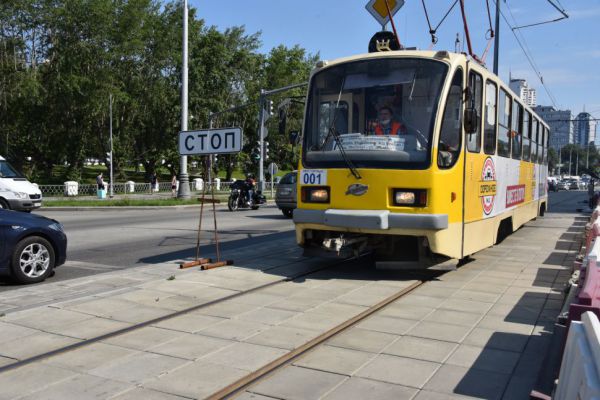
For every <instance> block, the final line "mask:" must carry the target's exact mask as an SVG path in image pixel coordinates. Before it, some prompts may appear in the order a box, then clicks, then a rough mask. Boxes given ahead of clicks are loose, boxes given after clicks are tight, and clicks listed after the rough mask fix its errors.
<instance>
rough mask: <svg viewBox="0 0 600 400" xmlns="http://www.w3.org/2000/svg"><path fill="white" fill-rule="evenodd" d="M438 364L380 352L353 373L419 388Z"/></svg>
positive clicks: (362, 376)
mask: <svg viewBox="0 0 600 400" xmlns="http://www.w3.org/2000/svg"><path fill="white" fill-rule="evenodd" d="M439 366H440V364H438V363H433V362H429V361H422V360H415V359H414V358H406V357H397V356H390V355H387V354H380V355H378V356H377V357H375V358H374V359H373V360H371V361H370V362H369V363H368V364H367V365H365V366H364V367H362V368H361V369H360V370H359V371H358V372H357V373H356V374H355V375H356V376H358V377H361V378H368V379H374V380H376V381H382V382H388V383H393V384H397V385H403V386H410V387H416V388H421V387H423V385H424V384H425V382H427V381H428V380H429V378H430V377H431V376H432V375H433V374H434V373H435V371H436V370H437V369H438V368H439Z"/></svg>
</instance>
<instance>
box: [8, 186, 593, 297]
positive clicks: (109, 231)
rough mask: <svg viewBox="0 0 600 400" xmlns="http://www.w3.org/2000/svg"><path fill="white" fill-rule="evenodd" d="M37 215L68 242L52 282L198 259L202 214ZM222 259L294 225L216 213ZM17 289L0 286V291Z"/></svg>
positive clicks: (276, 215) (268, 211) (574, 204)
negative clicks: (56, 225) (58, 225)
mask: <svg viewBox="0 0 600 400" xmlns="http://www.w3.org/2000/svg"><path fill="white" fill-rule="evenodd" d="M588 211H589V209H588V207H587V192H586V191H560V192H556V193H554V192H552V193H550V199H549V211H548V212H549V213H553V212H557V213H565V212H574V213H575V212H577V213H578V212H588ZM37 213H39V214H41V215H44V216H47V217H49V218H54V219H56V220H58V221H60V222H62V223H63V225H64V226H65V230H66V232H67V236H68V239H69V245H68V258H67V263H66V264H65V265H63V266H61V267H60V268H57V270H56V275H55V276H54V277H52V278H50V279H49V280H48V282H56V281H59V280H66V279H73V278H77V277H82V276H88V275H93V274H98V273H102V272H106V271H111V270H115V269H124V268H130V267H135V266H138V265H144V264H162V263H176V262H178V261H180V260H185V259H191V258H193V257H194V256H195V252H196V241H197V232H198V222H199V214H200V208H199V207H193V208H175V207H165V208H154V209H108V210H107V209H92V210H86V211H75V210H68V211H53V210H52V209H51V208H45V209H41V210H39V211H37ZM216 215H217V223H218V234H219V240H220V242H221V243H222V246H221V249H222V255H223V257H224V258H227V257H230V258H231V257H235V254H236V251H237V250H239V249H241V248H244V247H247V246H261V244H268V243H269V242H272V241H277V242H278V243H280V244H281V246H296V243H295V238H294V224H293V222H292V220H291V219H288V218H285V217H284V216H283V215H282V214H281V212H280V211H279V210H278V209H277V208H276V207H275V206H274V205H269V206H265V207H261V208H260V209H259V210H255V211H253V210H241V211H237V212H230V211H228V210H227V208H226V207H223V206H219V207H217V212H216ZM213 232H214V231H213V213H212V210H211V208H210V207H209V208H208V209H205V213H204V217H203V220H202V235H201V247H200V255H201V256H214V249H215V248H214V244H213V240H214V236H213ZM15 288H17V287H16V286H15V285H12V284H10V283H6V282H0V291H4V290H11V289H15Z"/></svg>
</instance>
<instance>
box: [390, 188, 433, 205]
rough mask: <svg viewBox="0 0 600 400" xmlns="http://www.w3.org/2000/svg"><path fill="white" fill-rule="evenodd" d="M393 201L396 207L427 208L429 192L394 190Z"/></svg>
mask: <svg viewBox="0 0 600 400" xmlns="http://www.w3.org/2000/svg"><path fill="white" fill-rule="evenodd" d="M393 201H394V205H396V206H414V207H425V206H426V205H427V191H426V190H413V189H394V192H393Z"/></svg>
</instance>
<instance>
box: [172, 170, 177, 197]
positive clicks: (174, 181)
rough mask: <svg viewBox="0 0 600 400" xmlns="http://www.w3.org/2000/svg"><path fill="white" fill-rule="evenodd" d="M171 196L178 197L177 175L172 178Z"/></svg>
mask: <svg viewBox="0 0 600 400" xmlns="http://www.w3.org/2000/svg"><path fill="white" fill-rule="evenodd" d="M171 194H172V195H173V197H177V175H175V174H173V176H172V177H171Z"/></svg>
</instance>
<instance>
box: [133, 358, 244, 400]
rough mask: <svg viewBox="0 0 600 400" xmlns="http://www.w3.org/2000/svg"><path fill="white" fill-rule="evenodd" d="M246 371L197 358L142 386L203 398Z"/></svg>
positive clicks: (183, 395) (177, 394) (241, 375)
mask: <svg viewBox="0 0 600 400" xmlns="http://www.w3.org/2000/svg"><path fill="white" fill-rule="evenodd" d="M247 373H248V372H247V371H243V370H241V369H237V368H231V367H227V366H225V365H219V364H213V363H209V362H207V361H204V360H198V361H195V362H192V363H190V364H187V365H186V366H185V367H184V368H181V369H179V370H177V371H175V373H170V374H165V375H162V376H160V377H158V378H155V379H152V380H149V381H147V382H145V383H144V384H143V385H142V386H143V387H144V388H146V389H154V390H157V391H159V392H163V393H168V394H171V395H176V396H182V397H187V398H193V399H203V398H206V397H208V396H210V395H211V394H213V393H215V392H216V391H218V390H220V389H221V388H224V387H225V386H227V385H228V384H230V383H233V382H235V381H236V380H238V379H240V378H242V377H244V376H245V375H246V374H247Z"/></svg>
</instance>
